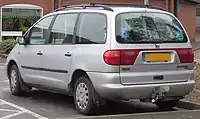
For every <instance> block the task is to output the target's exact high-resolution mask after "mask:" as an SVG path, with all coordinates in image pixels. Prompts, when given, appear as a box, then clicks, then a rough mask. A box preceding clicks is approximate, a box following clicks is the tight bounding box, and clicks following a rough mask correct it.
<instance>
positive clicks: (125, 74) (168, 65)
mask: <svg viewBox="0 0 200 119" xmlns="http://www.w3.org/2000/svg"><path fill="white" fill-rule="evenodd" d="M190 50H191V49H187V48H186V49H185V48H183V49H182V48H181V49H175V50H173V49H171V50H168V49H157V50H156V49H154V50H140V52H139V53H138V56H137V58H136V60H135V62H134V64H133V65H121V66H120V77H121V83H122V84H150V83H168V82H180V81H187V80H189V79H190V77H191V75H192V73H193V71H192V68H193V64H192V63H182V62H183V61H182V62H181V59H180V57H181V56H180V55H184V58H188V57H192V56H189V55H190V54H189V53H186V52H189V51H190ZM180 51H181V52H180ZM133 52H134V50H133ZM178 53H180V54H178ZM181 53H185V54H181ZM166 55H169V56H166ZM191 55H192V54H191ZM182 60H184V59H182Z"/></svg>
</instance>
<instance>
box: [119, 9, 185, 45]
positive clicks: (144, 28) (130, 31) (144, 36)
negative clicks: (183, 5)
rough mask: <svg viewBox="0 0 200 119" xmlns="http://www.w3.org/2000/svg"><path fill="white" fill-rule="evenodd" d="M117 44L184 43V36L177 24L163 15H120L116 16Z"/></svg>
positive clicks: (166, 15)
mask: <svg viewBox="0 0 200 119" xmlns="http://www.w3.org/2000/svg"><path fill="white" fill-rule="evenodd" d="M116 40H117V42H118V43H123V44H130V43H176V42H178V43H184V42H187V40H188V39H187V37H186V34H185V32H184V30H183V28H182V27H181V25H180V24H179V22H178V21H177V20H176V19H175V18H174V17H173V16H171V15H168V14H165V13H148V12H144V13H121V14H118V15H117V16H116Z"/></svg>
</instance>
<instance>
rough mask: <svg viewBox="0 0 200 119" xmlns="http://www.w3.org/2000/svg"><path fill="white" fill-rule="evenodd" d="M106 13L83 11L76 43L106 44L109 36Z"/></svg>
mask: <svg viewBox="0 0 200 119" xmlns="http://www.w3.org/2000/svg"><path fill="white" fill-rule="evenodd" d="M106 33H107V20H106V15H104V14H100V13H82V14H81V17H80V20H79V24H78V30H77V34H76V36H77V37H76V44H104V43H105V42H106V37H107V34H106Z"/></svg>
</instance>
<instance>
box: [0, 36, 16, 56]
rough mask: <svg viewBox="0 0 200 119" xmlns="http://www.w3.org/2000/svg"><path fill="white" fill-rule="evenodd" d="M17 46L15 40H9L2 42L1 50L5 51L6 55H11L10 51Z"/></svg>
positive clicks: (0, 44)
mask: <svg viewBox="0 0 200 119" xmlns="http://www.w3.org/2000/svg"><path fill="white" fill-rule="evenodd" d="M15 44H16V40H14V39H7V40H3V41H2V42H0V48H1V50H3V52H4V53H5V54H9V53H10V51H11V50H12V49H13V48H14V46H15Z"/></svg>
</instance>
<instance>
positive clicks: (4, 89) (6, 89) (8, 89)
mask: <svg viewBox="0 0 200 119" xmlns="http://www.w3.org/2000/svg"><path fill="white" fill-rule="evenodd" d="M1 89H2V90H3V91H10V88H1Z"/></svg>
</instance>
